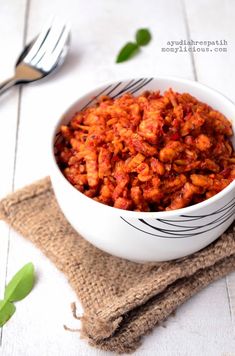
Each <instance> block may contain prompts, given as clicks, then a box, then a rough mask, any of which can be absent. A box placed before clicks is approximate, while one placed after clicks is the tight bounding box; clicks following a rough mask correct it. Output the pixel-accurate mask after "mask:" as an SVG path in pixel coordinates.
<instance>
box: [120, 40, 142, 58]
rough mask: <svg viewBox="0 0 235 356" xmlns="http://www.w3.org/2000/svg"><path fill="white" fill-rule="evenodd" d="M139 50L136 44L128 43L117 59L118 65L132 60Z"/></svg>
mask: <svg viewBox="0 0 235 356" xmlns="http://www.w3.org/2000/svg"><path fill="white" fill-rule="evenodd" d="M138 50H139V46H138V45H137V44H136V43H134V42H128V43H127V44H125V46H123V47H122V49H121V50H120V52H119V53H118V56H117V58H116V63H121V62H124V61H127V60H128V59H130V58H131V57H132V56H133V55H134V54H136V53H137V52H138Z"/></svg>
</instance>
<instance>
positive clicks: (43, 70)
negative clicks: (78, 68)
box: [0, 20, 70, 95]
mask: <svg viewBox="0 0 235 356" xmlns="http://www.w3.org/2000/svg"><path fill="white" fill-rule="evenodd" d="M69 41H70V30H69V28H68V26H67V25H65V24H61V23H59V22H58V20H54V21H53V22H52V23H51V24H50V25H49V26H46V27H44V28H43V30H42V32H41V33H40V34H39V35H38V36H37V37H36V38H35V39H34V40H33V41H31V42H30V43H29V44H28V45H26V47H25V48H24V49H23V51H22V53H21V54H20V56H19V58H18V60H17V62H16V65H15V74H14V76H13V77H12V78H10V79H7V80H6V81H4V82H3V83H1V84H0V95H1V94H2V93H4V92H5V91H6V90H7V89H9V88H11V87H12V86H14V85H16V84H25V83H30V82H33V81H35V80H39V79H42V78H43V77H46V76H47V75H48V74H50V73H52V72H53V71H54V70H55V69H56V68H58V67H59V66H60V65H61V64H62V63H63V62H64V60H65V57H66V55H67V53H68V49H69Z"/></svg>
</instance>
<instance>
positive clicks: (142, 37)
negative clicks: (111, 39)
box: [135, 28, 152, 46]
mask: <svg viewBox="0 0 235 356" xmlns="http://www.w3.org/2000/svg"><path fill="white" fill-rule="evenodd" d="M151 38H152V37H151V33H150V31H149V30H148V29H147V28H141V29H139V30H138V31H137V32H136V35H135V39H136V42H137V44H138V46H146V45H147V44H148V43H149V42H150V41H151Z"/></svg>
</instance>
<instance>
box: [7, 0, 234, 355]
mask: <svg viewBox="0 0 235 356" xmlns="http://www.w3.org/2000/svg"><path fill="white" fill-rule="evenodd" d="M146 4H147V5H146V6H143V2H142V1H141V0H128V1H120V2H118V6H117V2H116V1H115V0H111V1H110V0H102V1H101V0H100V1H99V2H97V1H95V0H89V1H82V0H79V1H77V0H76V1H75V0H70V2H69V6H68V3H67V2H64V1H62V0H57V1H56V2H55V1H51V2H48V1H46V0H41V1H40V2H37V1H35V0H31V9H30V18H29V28H28V37H29V38H31V37H33V36H34V35H35V34H36V33H37V32H38V31H39V30H40V28H41V26H42V23H43V22H44V20H45V19H46V18H47V17H49V15H50V14H51V13H58V14H59V15H61V17H62V18H64V17H65V18H69V19H70V20H71V23H72V29H73V31H72V35H73V36H72V49H71V54H70V58H69V59H68V61H67V63H66V64H65V65H64V67H63V68H62V69H61V71H60V72H59V73H58V74H57V75H56V76H54V77H53V78H51V80H48V81H46V82H44V83H42V84H35V85H34V86H32V87H27V88H25V90H24V92H23V100H22V111H21V120H20V131H19V142H18V143H19V145H18V148H19V149H18V154H17V164H16V178H15V185H16V187H21V186H23V185H24V184H26V183H30V182H31V181H32V180H34V179H37V178H40V177H41V176H44V175H46V174H48V172H49V161H48V154H47V152H48V151H47V150H48V148H47V147H48V146H47V141H48V140H49V130H50V127H51V125H53V123H54V122H55V120H56V119H57V117H58V115H59V113H60V112H61V111H63V110H64V108H65V107H66V106H67V105H69V104H70V103H71V102H73V101H74V100H75V99H76V98H77V97H78V96H79V95H81V94H82V93H83V92H85V91H86V90H88V89H90V88H92V87H93V86H96V85H98V84H99V83H101V82H103V81H107V80H116V79H119V78H123V77H132V76H133V77H137V76H148V75H150V76H153V75H155V76H160V75H162V76H163V75H178V76H181V77H185V78H191V79H192V78H193V71H192V67H191V60H190V56H189V55H188V54H187V55H185V54H179V55H169V54H168V53H163V52H161V47H163V46H164V45H165V44H166V42H167V41H168V40H173V39H176V33H177V36H179V38H186V36H187V33H186V28H185V23H184V15H183V11H182V10H183V9H182V6H181V1H179V0H177V1H174V0H167V1H165V0H160V1H158V2H156V1H155V0H149V1H148V2H147V3H146ZM130 14H131V15H132V16H131V15H130ZM208 16H209V14H208ZM120 19H122V20H121V26H120ZM143 26H148V27H149V28H150V29H151V31H152V34H153V38H154V39H153V41H152V43H151V45H149V47H146V48H144V49H143V51H142V53H141V54H140V55H139V56H138V57H136V58H135V59H133V60H132V61H131V62H127V63H124V64H120V65H117V64H115V63H114V60H115V56H116V54H117V52H118V50H119V49H120V47H121V46H122V45H123V44H124V42H126V41H127V40H131V39H132V38H133V35H134V32H135V30H136V29H137V28H139V27H143ZM11 241H12V242H11V246H10V254H9V271H8V276H9V277H10V276H11V275H13V274H14V272H15V271H16V270H17V269H18V268H19V267H20V266H21V265H23V264H24V263H25V262H27V261H28V260H32V261H33V262H34V264H35V266H36V269H37V275H38V282H37V284H36V287H35V289H34V290H33V292H32V293H31V294H30V296H29V297H28V298H27V299H25V300H24V301H22V302H21V303H19V305H17V312H16V314H15V315H14V317H13V318H12V320H11V321H10V322H9V323H8V324H7V325H6V327H5V329H4V344H3V349H2V351H3V354H4V356H10V355H11V356H31V355H33V356H41V355H56V356H64V355H70V356H75V355H84V356H86V355H87V356H88V355H89V356H92V355H96V356H99V355H111V354H110V353H104V352H101V351H98V350H95V349H93V348H91V347H90V346H88V345H87V344H86V342H85V341H83V340H80V339H79V336H78V335H77V334H76V333H69V332H65V331H64V330H63V327H62V325H63V324H67V325H68V326H72V327H75V328H76V327H78V325H77V321H74V320H73V318H72V316H71V312H70V308H69V304H70V302H72V301H74V300H76V296H75V295H74V292H73V291H72V290H71V289H70V287H69V286H68V283H67V281H66V279H65V277H64V276H63V275H62V274H61V273H60V272H58V271H57V270H56V268H55V267H54V266H53V265H52V264H51V263H50V262H49V261H48V260H47V259H46V258H45V257H44V256H43V255H42V254H41V253H40V252H39V251H38V250H37V249H36V248H34V247H33V246H32V245H31V244H30V243H29V242H27V241H25V240H24V239H23V238H21V237H19V236H18V235H17V234H15V233H11ZM78 307H79V310H80V311H81V312H82V309H81V306H80V304H79V302H78ZM29 310H30V312H29ZM221 330H223V332H221ZM215 345H216V346H215ZM234 349H235V341H234V338H233V334H232V331H231V321H230V316H229V306H228V299H227V294H226V285H225V281H224V280H221V281H218V282H217V283H215V284H213V285H212V286H210V287H209V288H207V289H206V290H204V291H203V292H201V293H200V294H198V295H197V296H195V297H194V298H192V299H191V300H190V301H189V302H188V303H186V304H185V305H184V306H182V307H181V308H180V310H179V311H178V312H177V314H176V316H175V317H174V318H170V319H169V320H168V322H167V323H166V328H157V329H156V330H154V332H153V333H152V334H151V335H149V336H148V337H146V339H145V342H144V344H143V345H142V347H141V348H140V349H139V350H138V351H137V352H136V353H135V355H141V356H142V355H144V356H148V355H149V356H150V355H155V354H156V352H157V354H158V355H161V356H168V355H190V356H191V355H193V356H194V355H195V356H198V355H209V356H210V355H211V356H212V355H213V356H214V355H218V356H219V355H221V354H223V353H225V352H232V351H233V350H234Z"/></svg>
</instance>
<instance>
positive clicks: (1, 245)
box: [0, 0, 26, 345]
mask: <svg viewBox="0 0 235 356" xmlns="http://www.w3.org/2000/svg"><path fill="white" fill-rule="evenodd" d="M25 5H26V1H25V0H22V1H18V2H14V1H9V2H6V1H3V0H1V1H0V8H1V11H0V44H1V65H0V81H3V80H5V79H6V78H7V77H10V76H11V75H13V71H14V66H15V61H16V59H17V57H18V55H19V53H20V51H21V50H22V41H23V28H24V15H25ZM18 108H19V90H18V89H13V90H11V92H8V93H6V94H4V95H3V96H1V97H0V117H1V130H0V152H1V154H0V166H1V184H0V199H1V198H2V197H3V196H5V195H6V194H7V193H9V192H10V191H11V190H12V187H13V174H14V162H15V142H16V131H17V119H18ZM0 236H1V238H0V298H1V297H2V295H3V293H4V285H5V278H6V268H7V255H8V248H9V228H8V226H7V225H5V224H4V223H3V222H2V221H0ZM1 341H2V329H1V330H0V345H1Z"/></svg>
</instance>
